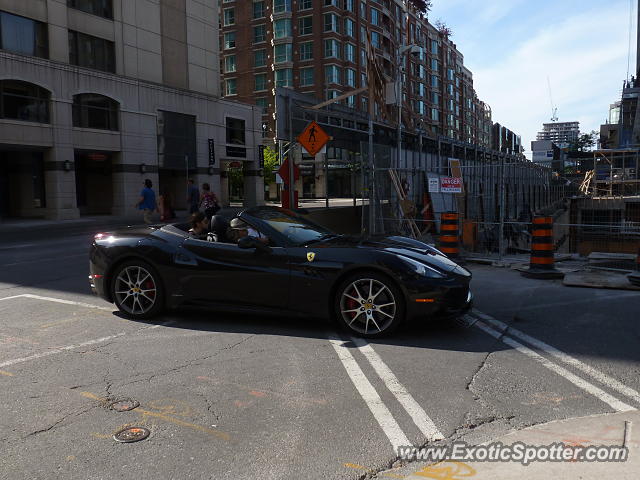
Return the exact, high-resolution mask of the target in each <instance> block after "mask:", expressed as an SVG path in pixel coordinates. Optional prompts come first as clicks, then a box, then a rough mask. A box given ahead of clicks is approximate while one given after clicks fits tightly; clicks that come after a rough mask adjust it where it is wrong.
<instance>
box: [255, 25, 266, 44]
mask: <svg viewBox="0 0 640 480" xmlns="http://www.w3.org/2000/svg"><path fill="white" fill-rule="evenodd" d="M266 39H267V29H266V28H265V26H264V25H256V26H255V27H253V43H260V42H264V41H265V40H266Z"/></svg>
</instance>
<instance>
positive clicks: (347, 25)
mask: <svg viewBox="0 0 640 480" xmlns="http://www.w3.org/2000/svg"><path fill="white" fill-rule="evenodd" d="M355 27H356V22H354V21H353V20H351V19H350V18H345V19H344V34H345V35H346V36H348V37H352V38H355V34H354V31H355Z"/></svg>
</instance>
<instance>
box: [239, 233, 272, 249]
mask: <svg viewBox="0 0 640 480" xmlns="http://www.w3.org/2000/svg"><path fill="white" fill-rule="evenodd" d="M238 248H242V249H244V250H248V249H251V248H255V249H256V250H257V251H259V252H264V253H269V252H271V247H269V245H265V244H264V243H262V242H261V241H260V240H258V239H257V238H255V237H243V238H241V239H240V240H238Z"/></svg>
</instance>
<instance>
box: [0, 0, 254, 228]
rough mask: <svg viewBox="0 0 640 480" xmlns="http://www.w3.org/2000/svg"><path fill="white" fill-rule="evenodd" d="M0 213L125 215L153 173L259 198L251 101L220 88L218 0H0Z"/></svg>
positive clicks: (178, 194)
mask: <svg viewBox="0 0 640 480" xmlns="http://www.w3.org/2000/svg"><path fill="white" fill-rule="evenodd" d="M0 25H1V27H0V218H2V217H46V218H52V219H68V218H76V217H78V216H79V215H81V214H118V215H125V214H132V213H134V212H135V206H134V205H135V203H136V202H137V199H138V195H139V192H140V190H141V185H142V182H143V181H144V179H146V178H149V179H151V180H152V181H153V183H154V188H155V190H156V193H161V192H164V193H166V194H169V195H171V196H172V197H173V198H174V203H175V205H176V206H177V207H178V208H181V207H183V206H184V203H185V197H186V180H187V175H188V176H189V177H192V178H193V179H194V180H195V181H196V182H198V183H203V182H208V183H210V184H211V186H212V189H213V190H214V192H216V193H217V194H219V195H220V196H221V197H222V201H223V202H225V201H226V200H227V198H226V196H227V188H226V181H225V170H226V167H227V165H228V164H230V163H234V164H236V163H240V164H241V165H243V166H244V172H245V201H246V202H247V203H249V204H255V203H260V200H261V198H262V181H261V178H260V176H259V175H260V171H259V164H258V149H257V145H259V144H260V143H261V137H262V134H261V112H260V109H259V108H257V107H255V106H253V107H252V106H248V105H243V104H239V103H236V102H232V101H228V100H225V99H221V98H220V72H219V55H218V9H217V1H216V0H154V1H152V0H29V1H28V2H24V1H19V0H0Z"/></svg>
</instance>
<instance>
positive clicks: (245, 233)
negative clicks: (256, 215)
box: [231, 218, 269, 245]
mask: <svg viewBox="0 0 640 480" xmlns="http://www.w3.org/2000/svg"><path fill="white" fill-rule="evenodd" d="M231 230H232V232H233V233H234V237H233V238H235V241H236V242H238V241H239V240H240V239H241V238H244V237H254V238H257V239H258V240H260V241H261V242H262V243H264V244H265V245H268V244H269V237H267V236H266V235H265V234H263V233H260V232H259V231H258V230H256V229H255V228H253V227H252V226H250V225H249V224H248V223H246V222H245V221H244V220H241V219H240V218H234V219H233V220H231Z"/></svg>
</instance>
